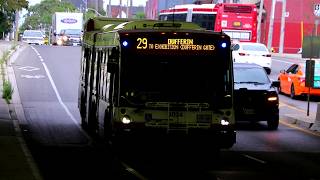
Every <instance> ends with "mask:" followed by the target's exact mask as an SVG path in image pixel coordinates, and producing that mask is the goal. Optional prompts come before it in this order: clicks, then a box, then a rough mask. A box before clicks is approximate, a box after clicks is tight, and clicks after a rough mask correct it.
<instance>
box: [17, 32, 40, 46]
mask: <svg viewBox="0 0 320 180" xmlns="http://www.w3.org/2000/svg"><path fill="white" fill-rule="evenodd" d="M44 38H45V35H44V34H43V33H42V31H40V30H25V31H24V32H23V35H22V42H26V43H28V44H37V45H43V44H44Z"/></svg>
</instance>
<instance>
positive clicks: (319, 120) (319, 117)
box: [310, 103, 320, 132]
mask: <svg viewBox="0 0 320 180" xmlns="http://www.w3.org/2000/svg"><path fill="white" fill-rule="evenodd" d="M310 129H311V130H313V131H319V132H320V103H318V104H317V114H316V119H315V121H314V123H313V125H312V126H311V128H310Z"/></svg>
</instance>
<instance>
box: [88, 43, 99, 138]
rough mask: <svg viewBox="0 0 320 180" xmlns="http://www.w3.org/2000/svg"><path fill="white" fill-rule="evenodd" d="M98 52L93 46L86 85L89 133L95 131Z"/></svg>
mask: <svg viewBox="0 0 320 180" xmlns="http://www.w3.org/2000/svg"><path fill="white" fill-rule="evenodd" d="M97 60H98V52H97V49H96V48H93V53H92V60H91V61H90V63H91V64H90V69H89V74H88V76H89V82H88V84H89V86H88V92H87V93H88V98H87V102H88V105H87V112H88V113H87V117H86V118H87V120H88V130H89V132H91V133H96V131H97V116H96V114H97V98H96V96H97V88H96V84H97V82H96V81H97V67H98V62H97Z"/></svg>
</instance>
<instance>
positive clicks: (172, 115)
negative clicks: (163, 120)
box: [169, 111, 183, 117]
mask: <svg viewBox="0 0 320 180" xmlns="http://www.w3.org/2000/svg"><path fill="white" fill-rule="evenodd" d="M169 116H170V117H183V113H182V112H178V111H171V112H169Z"/></svg>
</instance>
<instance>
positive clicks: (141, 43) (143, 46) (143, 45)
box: [137, 38, 148, 49]
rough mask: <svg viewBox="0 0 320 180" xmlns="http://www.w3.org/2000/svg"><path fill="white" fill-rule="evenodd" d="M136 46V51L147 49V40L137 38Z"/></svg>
mask: <svg viewBox="0 0 320 180" xmlns="http://www.w3.org/2000/svg"><path fill="white" fill-rule="evenodd" d="M137 41H138V43H139V44H138V45H137V49H147V46H148V40H147V38H138V39H137Z"/></svg>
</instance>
